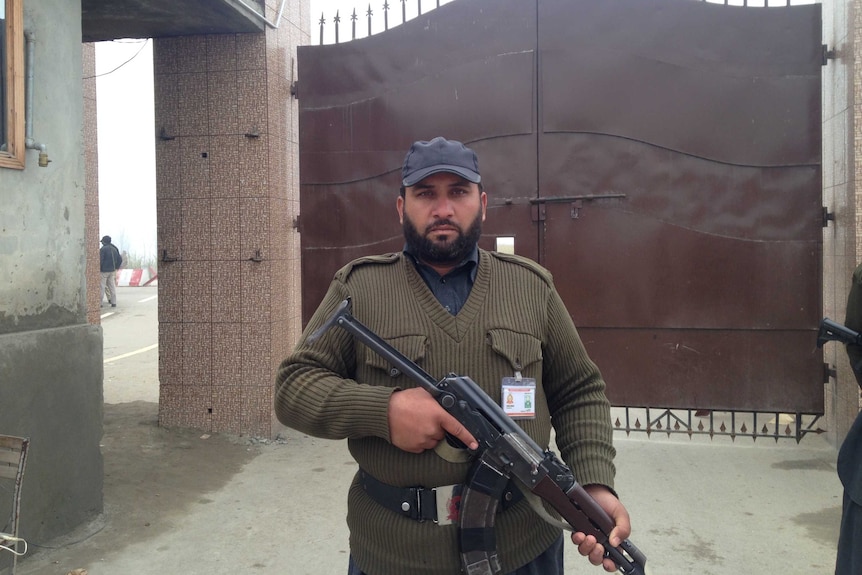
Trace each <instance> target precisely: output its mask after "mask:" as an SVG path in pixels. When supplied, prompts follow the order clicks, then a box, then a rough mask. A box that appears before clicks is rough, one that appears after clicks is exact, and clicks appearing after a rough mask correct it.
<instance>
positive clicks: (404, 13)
mask: <svg viewBox="0 0 862 575" xmlns="http://www.w3.org/2000/svg"><path fill="white" fill-rule="evenodd" d="M400 1H401V23H402V24H403V23H405V22H407V3H408V2H409V1H410V0H400ZM415 2H416V11H417V15H418V16H421V15H422V0H415ZM436 3H437V6H436V7H437V8H439V7H440V0H436ZM382 6H383V30H380V31H383V32H385V31H386V30H389V11H390V9H391V7H390V6H389V2H388V0H387V1H385V2H383V5H382ZM373 16H374V10H373V9H372V6H371V4H368V9H367V10H366V11H365V17H366V19H367V21H368V36H371V35H372V34H373V33H374V30H373V24H372V23H373V20H374V19H373ZM358 19H359V15H358V14H357V13H356V8H354V9H353V13H352V14H351V15H350V21H351V37H350V39H351V40H356V21H357V20H358ZM317 23H318V25H319V26H320V44H323V43H324V32H325V31H326V23H327V20H326V14H325V13H323V12H321V13H320V20H318V21H317ZM340 23H341V17H340V16H339V13H338V11H336V12H335V16H334V17H333V18H332V27H333V30H334V35H335V43H336V44H338V43H339V40H340V38H339V36H340V34H339V28H340Z"/></svg>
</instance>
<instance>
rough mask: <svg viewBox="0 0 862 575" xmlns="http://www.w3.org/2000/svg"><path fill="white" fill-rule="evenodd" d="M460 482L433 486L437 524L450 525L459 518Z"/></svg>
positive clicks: (435, 521)
mask: <svg viewBox="0 0 862 575" xmlns="http://www.w3.org/2000/svg"><path fill="white" fill-rule="evenodd" d="M462 488H463V485H462V484H460V483H459V484H456V485H443V486H441V487H434V488H432V489H431V490H432V491H433V492H434V496H435V497H434V499H435V502H436V504H437V519H435V520H434V523H436V524H437V525H452V524H453V523H458V522H459V521H460V519H461V490H462Z"/></svg>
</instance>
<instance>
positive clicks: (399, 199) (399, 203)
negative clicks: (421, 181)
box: [395, 196, 404, 224]
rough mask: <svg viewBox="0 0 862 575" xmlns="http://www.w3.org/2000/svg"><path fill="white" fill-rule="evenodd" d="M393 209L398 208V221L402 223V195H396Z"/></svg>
mask: <svg viewBox="0 0 862 575" xmlns="http://www.w3.org/2000/svg"><path fill="white" fill-rule="evenodd" d="M395 209H396V210H398V223H399V224H403V223H404V198H403V197H402V196H398V199H396V200H395Z"/></svg>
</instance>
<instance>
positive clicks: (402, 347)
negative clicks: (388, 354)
mask: <svg viewBox="0 0 862 575" xmlns="http://www.w3.org/2000/svg"><path fill="white" fill-rule="evenodd" d="M384 341H385V342H386V343H388V344H389V345H391V346H392V347H394V348H395V349H397V350H398V351H399V352H400V353H401V355H403V356H404V357H406V358H407V359H409V360H410V361H412V362H413V363H416V364H420V365H421V363H422V361H423V360H424V359H425V350H426V348H427V347H428V346H427V341H428V338H427V336H424V335H402V336H398V337H392V338H384ZM365 353H366V355H365V366H366V368H368V370H369V372H370V373H371V374H373V376H375V378H379V377H382V376H384V375H385V376H386V377H388V378H391V379H395V378H397V377H398V376H400V375H401V370H400V369H398V368H397V367H395V366H394V365H392V363H391V362H390V361H389V360H387V359H384V358H383V357H382V356H380V355H379V354H377V353H375V352H374V351H372V350H371V349H369V348H367V347H366V348H365Z"/></svg>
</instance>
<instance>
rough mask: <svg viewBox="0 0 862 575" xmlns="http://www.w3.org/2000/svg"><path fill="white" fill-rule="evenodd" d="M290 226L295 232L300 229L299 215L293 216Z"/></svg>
mask: <svg viewBox="0 0 862 575" xmlns="http://www.w3.org/2000/svg"><path fill="white" fill-rule="evenodd" d="M291 227H292V228H293V229H294V230H296V231H297V232H298V231H300V230H299V216H298V215H297V216H295V217H294V218H293V223H292V224H291Z"/></svg>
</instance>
